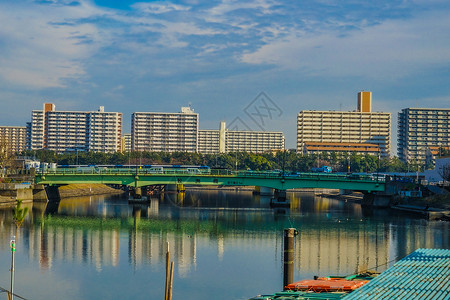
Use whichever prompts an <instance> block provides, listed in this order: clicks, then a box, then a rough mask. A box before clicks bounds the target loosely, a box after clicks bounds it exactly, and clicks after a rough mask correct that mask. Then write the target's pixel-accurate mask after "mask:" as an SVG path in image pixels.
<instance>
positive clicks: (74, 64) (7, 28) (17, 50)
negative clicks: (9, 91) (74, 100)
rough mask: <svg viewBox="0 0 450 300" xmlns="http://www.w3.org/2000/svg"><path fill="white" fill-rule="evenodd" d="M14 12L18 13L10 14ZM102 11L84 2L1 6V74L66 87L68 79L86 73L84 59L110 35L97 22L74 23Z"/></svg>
mask: <svg viewBox="0 0 450 300" xmlns="http://www.w3.org/2000/svg"><path fill="white" fill-rule="evenodd" d="M10 10H14V14H11V13H10ZM97 13H99V11H97V10H96V9H95V8H94V7H92V6H89V5H87V4H83V5H81V6H70V7H67V6H40V5H36V4H30V5H28V6H23V5H0V36H1V39H2V40H3V41H4V44H3V45H2V46H1V47H0V57H1V60H0V61H1V64H2V68H1V69H0V77H2V78H3V80H5V81H7V82H10V83H12V84H18V85H26V86H29V87H38V88H45V87H61V86H63V85H64V84H63V83H62V79H63V78H73V77H78V76H80V75H82V74H84V70H83V65H82V60H83V59H84V58H87V57H89V56H90V55H92V53H94V52H95V51H96V50H97V49H98V48H99V47H100V46H101V44H102V42H101V41H102V40H103V39H105V36H102V37H100V32H99V31H98V29H97V28H96V27H95V26H94V25H91V24H76V23H68V22H71V21H67V20H73V19H77V18H80V17H90V16H93V15H96V14H97Z"/></svg>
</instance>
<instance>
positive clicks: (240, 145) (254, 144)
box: [198, 122, 285, 154]
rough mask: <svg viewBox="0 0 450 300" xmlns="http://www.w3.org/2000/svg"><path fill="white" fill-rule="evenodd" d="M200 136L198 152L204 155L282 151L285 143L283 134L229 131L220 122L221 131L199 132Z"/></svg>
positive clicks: (223, 123)
mask: <svg viewBox="0 0 450 300" xmlns="http://www.w3.org/2000/svg"><path fill="white" fill-rule="evenodd" d="M198 136H199V143H198V152H199V153H204V154H216V153H226V152H237V151H245V152H252V153H263V152H267V151H281V150H284V143H285V139H284V135H283V133H282V132H275V131H251V130H228V129H226V123H225V122H220V129H219V130H199V135H198Z"/></svg>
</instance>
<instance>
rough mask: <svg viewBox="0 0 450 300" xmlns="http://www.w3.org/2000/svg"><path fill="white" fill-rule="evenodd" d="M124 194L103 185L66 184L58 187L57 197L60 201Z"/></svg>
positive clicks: (121, 191)
mask: <svg viewBox="0 0 450 300" xmlns="http://www.w3.org/2000/svg"><path fill="white" fill-rule="evenodd" d="M122 193H124V191H123V190H118V189H115V188H112V187H109V186H107V185H104V184H87V183H82V184H68V185H64V186H60V187H59V196H60V197H61V199H63V198H70V197H82V196H91V195H116V194H122Z"/></svg>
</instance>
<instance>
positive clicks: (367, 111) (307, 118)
mask: <svg viewBox="0 0 450 300" xmlns="http://www.w3.org/2000/svg"><path fill="white" fill-rule="evenodd" d="M368 93H370V92H361V93H359V94H358V110H357V111H315V110H304V111H300V113H299V114H298V118H297V151H298V152H302V153H303V152H304V151H305V149H306V148H305V146H306V144H307V143H308V142H310V143H316V144H317V143H327V147H329V149H330V150H329V151H333V150H331V148H333V147H334V148H336V149H340V150H335V151H340V152H343V151H342V150H341V149H342V148H343V147H340V146H342V145H343V144H345V147H344V148H346V149H347V150H346V152H358V149H360V148H361V147H360V146H361V144H373V145H376V146H377V147H378V148H379V151H380V155H381V157H387V156H389V152H390V147H391V129H390V128H391V114H390V113H384V112H372V111H371V110H372V109H371V105H370V104H371V101H372V96H371V93H370V94H368ZM349 145H355V148H354V149H353V148H352V147H349ZM331 146H332V147H331Z"/></svg>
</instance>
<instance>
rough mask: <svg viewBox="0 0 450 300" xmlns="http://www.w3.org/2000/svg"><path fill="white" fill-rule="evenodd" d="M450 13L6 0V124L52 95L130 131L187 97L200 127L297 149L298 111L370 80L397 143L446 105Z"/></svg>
mask: <svg viewBox="0 0 450 300" xmlns="http://www.w3.org/2000/svg"><path fill="white" fill-rule="evenodd" d="M449 15H450V2H449V1H448V0H412V1H408V0H404V1H397V0H385V1H383V0H379V1H356V0H349V1H340V0H317V1H308V0H305V1H303V0H297V1H293V0H292V1H276V0H255V1H234V0H233V1H232V0H222V1H200V0H186V1H170V2H169V1H142V2H138V1H125V0H123V1H109V0H98V1H87V0H86V1H85V0H79V1H76V0H75V1H72V0H67V1H65V0H41V1H31V0H30V1H26V0H17V1H7V0H0V101H1V103H2V107H3V109H2V110H1V111H0V118H1V122H0V125H25V123H26V122H27V121H29V120H30V115H31V110H33V109H41V108H42V103H43V102H52V103H55V104H56V109H57V110H80V111H92V110H97V109H98V106H101V105H102V106H105V110H106V111H119V112H122V113H123V114H124V131H125V132H129V131H130V116H131V113H133V112H136V111H160V112H178V111H179V110H180V107H181V106H187V105H189V104H191V105H192V107H193V108H194V109H195V112H198V113H199V114H200V128H201V129H217V128H218V127H219V122H220V121H221V120H223V121H227V122H228V124H230V123H232V122H233V123H234V124H237V123H239V124H240V125H239V126H240V127H241V128H242V129H244V128H248V129H251V130H271V131H283V132H284V133H285V135H286V139H287V146H288V147H289V148H293V147H295V143H296V116H297V114H298V112H299V111H301V110H354V109H355V108H356V99H357V93H358V91H361V90H368V91H372V93H373V110H374V111H385V112H390V113H391V114H392V116H393V118H392V121H393V127H392V138H393V142H392V144H393V150H394V149H395V144H396V140H395V139H396V120H397V113H398V112H399V111H400V110H401V109H402V108H406V107H437V108H449V107H450V97H449V95H450V34H449V32H450V18H449V17H448V16H449ZM261 92H263V93H264V94H263V95H264V97H265V98H264V99H263V100H262V101H263V102H264V103H265V104H268V105H269V106H271V107H275V108H276V110H275V109H274V110H269V109H267V107H268V106H265V105H261V103H262V102H261V99H260V98H259V97H258V96H260V95H261ZM255 98H256V99H255ZM252 111H253V113H256V114H258V113H259V114H260V115H264V120H263V122H262V119H263V118H262V117H261V116H259V118H258V116H257V117H255V116H256V115H255V114H253V115H252ZM252 116H253V117H252ZM258 120H259V121H258Z"/></svg>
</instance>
